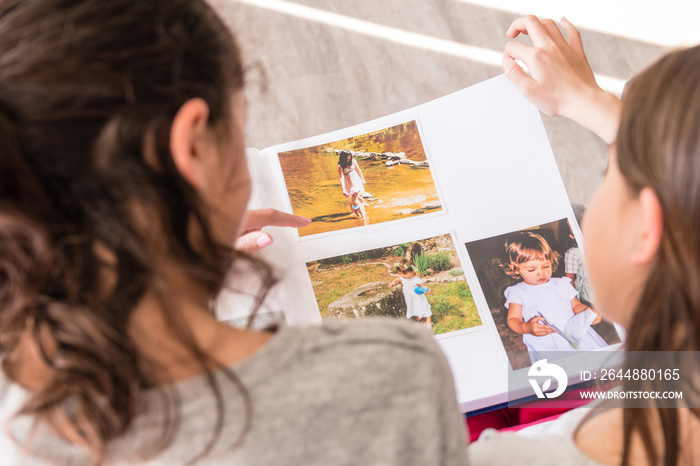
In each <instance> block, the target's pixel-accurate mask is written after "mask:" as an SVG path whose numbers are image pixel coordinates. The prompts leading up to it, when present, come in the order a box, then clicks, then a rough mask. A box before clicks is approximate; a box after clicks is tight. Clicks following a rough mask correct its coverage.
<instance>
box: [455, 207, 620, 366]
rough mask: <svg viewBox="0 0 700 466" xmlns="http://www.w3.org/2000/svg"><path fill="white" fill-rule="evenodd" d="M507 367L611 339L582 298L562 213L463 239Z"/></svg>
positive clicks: (586, 294) (578, 264)
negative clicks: (517, 228)
mask: <svg viewBox="0 0 700 466" xmlns="http://www.w3.org/2000/svg"><path fill="white" fill-rule="evenodd" d="M466 247H467V251H468V252H469V256H470V258H471V260H472V263H473V264H474V269H475V270H476V274H477V278H478V280H479V283H480V284H481V287H482V289H483V291H484V295H485V297H486V302H487V303H488V306H489V309H490V311H491V315H492V317H493V320H494V322H495V324H496V328H497V329H498V334H499V336H500V337H501V341H502V342H503V347H504V349H505V351H506V354H507V355H508V359H509V361H510V364H511V367H512V368H513V370H518V369H522V368H524V367H528V366H530V365H531V364H532V363H534V362H536V361H537V360H539V359H542V356H541V354H540V353H545V354H550V356H549V358H550V359H551V353H550V352H552V351H559V352H567V353H562V354H563V355H564V354H566V355H568V354H569V353H568V352H570V351H592V350H596V349H599V348H604V347H606V346H608V345H611V344H614V343H619V342H620V338H619V336H618V334H617V332H616V331H615V328H614V326H613V325H612V324H610V323H608V322H606V321H603V320H602V319H601V317H600V316H599V315H598V314H597V313H596V312H595V305H594V304H593V303H592V302H591V301H590V299H591V296H590V290H589V285H588V280H587V276H586V272H585V267H584V264H583V262H582V260H581V257H582V256H581V254H580V249H579V246H578V244H577V242H576V239H575V237H574V235H573V233H572V231H571V226H570V225H569V222H568V220H567V219H562V220H558V221H555V222H550V223H547V224H543V225H539V226H536V227H534V228H529V229H525V230H520V231H515V232H510V233H507V234H503V235H499V236H495V237H491V238H487V239H483V240H479V241H473V242H470V243H467V244H466Z"/></svg>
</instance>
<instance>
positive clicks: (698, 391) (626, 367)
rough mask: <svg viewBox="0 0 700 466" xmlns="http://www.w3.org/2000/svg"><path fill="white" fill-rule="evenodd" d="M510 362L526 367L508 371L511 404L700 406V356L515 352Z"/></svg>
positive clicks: (677, 353)
mask: <svg viewBox="0 0 700 466" xmlns="http://www.w3.org/2000/svg"><path fill="white" fill-rule="evenodd" d="M509 359H510V360H511V363H513V361H519V365H520V367H521V368H520V369H518V370H509V373H508V403H509V405H511V406H515V405H519V406H523V407H527V406H536V407H541V406H543V405H545V406H547V407H557V408H559V407H561V408H574V407H579V406H586V405H588V404H589V403H590V402H592V401H595V400H600V402H603V401H612V402H616V403H619V404H620V405H624V406H625V407H632V408H634V407H638V408H649V407H680V406H683V407H690V408H699V407H700V352H691V351H684V352H675V351H654V352H651V351H646V352H638V351H637V352H625V351H560V352H554V351H548V352H538V353H532V352H520V353H516V352H513V353H511V354H509ZM523 366H524V367H523Z"/></svg>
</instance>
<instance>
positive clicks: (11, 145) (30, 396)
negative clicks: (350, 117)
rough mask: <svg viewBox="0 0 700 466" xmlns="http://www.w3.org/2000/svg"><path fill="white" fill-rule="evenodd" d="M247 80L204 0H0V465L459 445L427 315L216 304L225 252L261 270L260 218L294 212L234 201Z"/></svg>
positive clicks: (240, 185)
mask: <svg viewBox="0 0 700 466" xmlns="http://www.w3.org/2000/svg"><path fill="white" fill-rule="evenodd" d="M243 82H244V73H243V66H242V64H241V59H240V55H239V52H238V48H237V46H236V43H235V41H234V39H233V37H232V36H231V34H230V32H229V31H228V29H227V28H226V27H225V25H224V24H223V23H222V21H221V20H220V19H219V18H218V17H217V15H216V14H215V13H214V11H213V10H212V9H211V8H210V7H209V6H208V5H207V4H206V3H205V2H204V1H201V0H149V1H143V0H112V1H104V0H79V1H66V0H7V1H3V2H2V3H0V351H1V352H2V369H3V375H2V376H1V377H0V396H1V397H2V398H1V399H0V420H1V421H2V423H3V427H4V429H3V430H2V433H1V434H0V451H1V452H2V459H1V460H0V462H2V463H3V464H64V465H80V464H141V463H143V464H163V465H175V464H193V463H202V464H227V465H230V464H246V465H253V464H259V465H271V464H363V463H364V464H396V465H406V464H428V463H440V464H461V463H463V462H464V459H465V451H464V449H465V436H464V426H463V420H462V417H461V415H460V412H459V410H458V408H457V405H456V399H455V392H454V385H453V382H452V379H451V374H450V370H449V366H448V365H447V362H446V360H445V359H444V357H443V356H442V354H441V352H440V350H439V348H438V347H437V345H436V344H435V342H434V341H433V340H432V337H431V336H430V334H429V333H428V332H425V331H424V329H415V328H413V327H410V326H407V325H405V324H404V325H401V324H399V323H395V322H388V321H378V322H361V323H357V324H352V325H326V326H319V327H313V328H288V327H279V328H272V329H268V330H266V331H260V332H258V331H253V330H250V329H235V328H232V327H228V326H227V325H225V324H223V323H220V322H218V321H217V320H216V319H215V317H214V315H213V314H212V312H211V310H210V308H209V306H210V302H211V298H212V297H213V296H214V295H215V294H216V293H217V292H218V291H219V289H220V288H221V287H222V285H223V282H224V277H225V275H226V273H227V272H228V270H229V269H230V268H231V264H232V262H234V261H239V260H247V261H250V262H251V263H253V264H254V265H256V266H257V269H258V271H259V272H260V273H261V274H262V276H263V277H266V278H265V280H263V282H264V283H265V286H264V287H263V289H261V290H260V291H259V293H258V296H259V299H261V300H262V299H263V298H264V295H265V291H266V289H267V288H269V286H271V284H272V282H273V280H272V278H271V275H270V271H269V269H268V267H267V266H266V265H264V264H262V263H260V262H257V261H255V260H253V259H252V258H251V257H250V256H248V255H247V254H245V253H243V252H241V250H240V249H241V248H244V249H246V250H251V249H254V248H255V244H256V243H257V245H258V246H264V245H265V244H266V243H269V237H267V236H266V234H265V233H262V232H255V231H254V230H255V229H256V228H259V227H260V226H261V225H264V224H268V223H281V224H285V225H289V226H295V227H301V226H304V225H305V224H306V223H307V222H306V220H304V219H302V218H300V217H294V216H285V215H282V214H281V213H277V212H271V211H268V212H267V213H266V212H262V213H261V212H252V213H250V214H248V213H246V205H247V202H248V199H249V196H250V188H251V187H250V184H251V183H250V177H249V174H248V170H247V166H246V159H245V154H244V143H243V125H244V121H245V99H244V95H243V91H242V88H243ZM266 214H267V215H269V217H265V215H266ZM248 231H252V232H251V233H250V234H248V235H245V236H244V237H243V238H242V240H240V239H239V237H240V234H241V232H248ZM237 239H239V242H237V243H236V244H237V246H238V249H235V248H232V245H233V244H234V242H236V241H237ZM416 360H420V361H422V363H420V364H416ZM417 368H420V369H417ZM418 424H420V425H421V428H420V429H416V428H415V426H416V425H418ZM426 432H428V433H429V434H426Z"/></svg>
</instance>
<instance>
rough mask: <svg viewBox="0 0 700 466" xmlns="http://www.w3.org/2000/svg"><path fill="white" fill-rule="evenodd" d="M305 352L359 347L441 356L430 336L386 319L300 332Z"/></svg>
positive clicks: (328, 324) (326, 325) (415, 327)
mask: <svg viewBox="0 0 700 466" xmlns="http://www.w3.org/2000/svg"><path fill="white" fill-rule="evenodd" d="M303 334H304V336H303V338H304V340H305V341H306V344H305V348H304V351H309V352H312V353H317V352H318V351H322V350H332V349H334V348H339V347H348V346H352V347H355V346H358V345H362V347H365V348H366V349H367V350H368V351H372V350H373V348H374V351H376V349H382V350H383V351H384V350H386V349H389V348H397V349H400V350H402V351H408V352H412V353H416V354H419V353H425V354H430V355H434V354H436V353H440V348H439V347H438V346H437V344H436V343H435V340H434V338H433V336H432V334H431V333H430V332H429V331H427V330H426V329H425V328H424V327H421V326H419V325H416V324H414V323H411V322H407V321H403V320H396V319H388V318H374V319H360V320H355V321H352V322H339V321H325V322H324V323H323V325H320V326H318V327H307V328H304V329H303Z"/></svg>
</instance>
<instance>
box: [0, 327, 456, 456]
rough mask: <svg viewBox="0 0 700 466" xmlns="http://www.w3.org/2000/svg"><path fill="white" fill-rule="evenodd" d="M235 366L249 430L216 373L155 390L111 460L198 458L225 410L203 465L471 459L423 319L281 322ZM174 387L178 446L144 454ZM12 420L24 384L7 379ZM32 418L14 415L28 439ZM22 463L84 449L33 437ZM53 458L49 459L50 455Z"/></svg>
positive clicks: (2, 441) (3, 445)
mask: <svg viewBox="0 0 700 466" xmlns="http://www.w3.org/2000/svg"><path fill="white" fill-rule="evenodd" d="M230 369H232V370H233V371H234V372H235V374H236V375H237V376H238V377H239V378H240V380H241V382H242V384H243V386H245V389H246V390H247V392H248V394H249V395H250V406H251V408H252V417H251V421H252V422H251V424H250V426H249V428H248V430H247V432H246V433H245V434H244V435H243V437H242V443H241V444H240V445H238V446H236V445H234V442H235V441H236V440H237V439H239V438H241V435H242V430H243V429H244V420H245V409H244V406H245V404H244V401H243V397H242V396H241V393H240V391H239V390H238V389H237V388H236V387H235V386H234V385H233V384H232V383H231V382H230V380H229V379H228V378H227V377H226V376H225V374H224V371H219V372H217V373H215V376H216V379H217V380H218V381H219V382H220V387H221V390H222V393H223V399H224V406H223V410H220V409H219V408H217V406H216V403H215V398H214V397H213V396H212V395H211V392H210V391H209V388H208V384H207V381H206V377H204V376H199V377H195V378H192V379H189V380H185V381H182V382H178V383H175V384H173V385H171V386H168V387H164V388H159V389H157V390H156V389H154V390H152V391H150V392H148V393H146V394H145V396H144V397H143V399H142V400H141V401H142V403H141V404H142V408H141V414H140V415H138V416H137V417H136V418H135V419H134V422H133V423H132V426H131V427H130V428H129V430H128V431H127V433H126V435H124V436H123V437H122V438H120V439H118V440H116V441H114V442H113V443H112V445H111V448H110V464H116V465H123V464H148V465H178V464H186V463H187V462H188V461H192V460H193V459H196V458H197V457H198V455H200V453H201V452H202V451H203V450H204V449H205V447H206V446H207V444H208V443H209V442H210V441H211V440H212V434H213V431H214V429H215V426H216V421H217V418H218V417H217V413H219V412H221V414H222V417H221V421H222V425H221V434H220V435H219V436H218V438H217V439H216V441H215V443H214V447H213V449H212V450H211V452H210V453H209V454H208V455H206V456H204V457H202V458H199V459H198V460H197V462H196V464H203V465H261V466H262V465H265V466H268V465H279V464H284V465H402V466H405V465H461V464H466V462H467V453H466V448H467V445H466V435H465V428H464V420H463V418H462V415H461V414H460V412H459V410H458V407H457V403H456V399H455V391H454V385H453V381H452V377H451V373H450V369H449V366H448V364H447V361H446V360H445V358H444V356H443V355H442V353H441V351H440V349H439V347H438V346H437V345H436V343H435V342H434V340H433V338H432V335H430V333H429V332H427V331H426V329H425V328H422V327H419V326H418V325H416V324H411V323H408V322H399V321H393V320H363V321H357V322H353V323H349V324H341V323H328V324H325V325H323V326H320V327H308V328H291V327H282V328H280V329H279V330H278V331H277V333H276V335H275V336H274V337H273V338H272V339H271V340H270V341H269V342H268V344H267V345H266V346H264V347H263V348H262V349H260V350H259V351H258V352H257V353H255V354H254V355H253V356H251V357H250V358H248V359H246V360H245V361H243V362H241V363H238V364H235V365H234V366H232V367H231V368H230ZM172 390H175V391H176V393H177V396H178V398H179V402H180V409H181V421H180V427H179V429H177V430H176V431H175V437H174V439H173V441H172V443H171V444H170V445H169V446H168V447H167V448H166V449H165V450H162V451H161V452H160V453H158V454H157V455H156V456H155V457H151V458H150V459H148V460H146V461H145V462H142V460H141V458H140V454H139V452H140V451H142V449H143V447H144V446H152V445H155V444H156V441H157V438H158V436H157V434H158V433H159V432H160V426H161V425H162V422H163V418H162V417H161V415H160V414H158V413H159V410H158V409H157V407H158V406H159V403H160V402H161V400H162V398H163V393H171V392H172ZM0 393H1V395H0V396H2V398H0V403H1V405H0V406H1V409H0V414H2V416H3V420H4V419H6V418H7V415H8V414H11V413H12V412H13V411H14V410H16V407H17V404H18V403H19V402H21V398H22V396H23V392H22V391H21V389H19V388H18V387H17V386H14V385H8V384H7V382H6V381H3V382H2V392H0ZM28 424H29V422H28V420H19V421H15V422H14V423H13V424H11V430H12V432H14V433H15V434H16V435H17V436H19V437H20V438H22V437H24V436H26V432H27V430H28ZM32 450H33V457H32V458H30V459H29V461H27V458H25V459H24V461H25V462H24V463H23V464H59V465H81V464H87V463H88V457H87V455H86V454H85V452H84V451H83V450H82V449H81V448H79V447H76V446H73V445H69V444H67V443H65V442H63V441H61V440H60V439H58V438H56V437H55V436H52V435H50V434H49V433H47V432H43V431H39V432H38V434H37V435H36V436H35V438H34V440H33V442H32ZM0 455H2V458H0V464H18V463H17V462H18V461H19V459H18V458H19V449H18V448H16V447H15V446H14V445H13V443H12V441H11V440H9V437H8V436H7V435H5V434H0ZM42 458H43V459H42Z"/></svg>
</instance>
